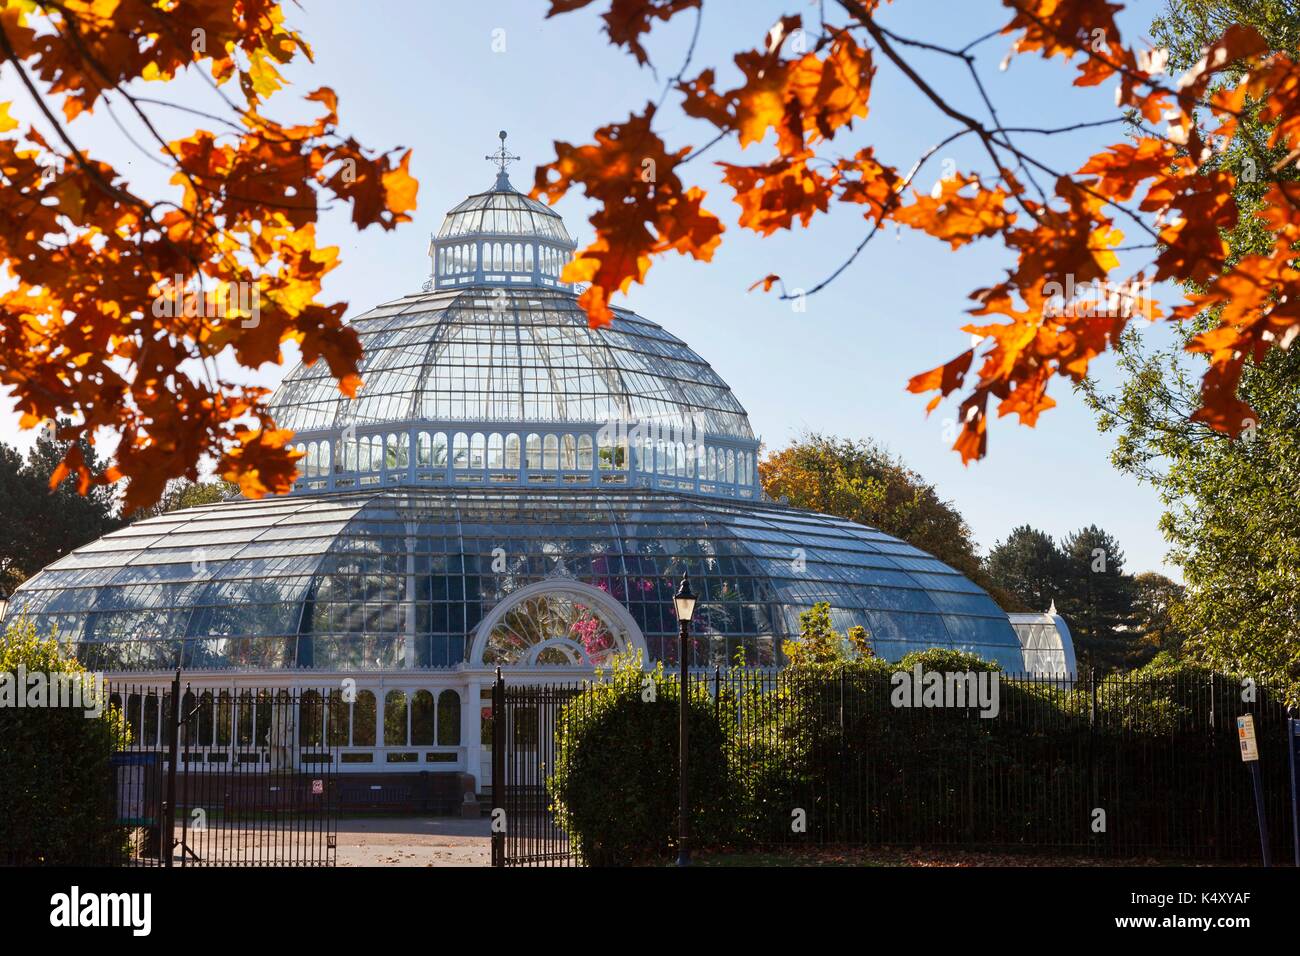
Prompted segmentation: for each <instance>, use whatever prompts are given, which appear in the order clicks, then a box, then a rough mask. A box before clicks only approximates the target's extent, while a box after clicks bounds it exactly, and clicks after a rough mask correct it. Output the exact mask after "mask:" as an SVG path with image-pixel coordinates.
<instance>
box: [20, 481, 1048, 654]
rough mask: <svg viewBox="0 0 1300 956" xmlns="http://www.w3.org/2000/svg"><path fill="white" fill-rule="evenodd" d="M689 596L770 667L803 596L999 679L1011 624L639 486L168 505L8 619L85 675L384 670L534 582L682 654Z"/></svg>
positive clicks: (901, 571) (857, 529)
mask: <svg viewBox="0 0 1300 956" xmlns="http://www.w3.org/2000/svg"><path fill="white" fill-rule="evenodd" d="M684 570H685V571H689V573H690V575H691V582H692V585H693V587H694V589H695V591H696V593H697V594H699V595H700V604H699V608H698V610H697V611H696V615H695V622H694V629H695V632H696V636H697V641H696V644H695V648H694V664H696V665H699V666H704V665H708V666H712V665H713V664H723V665H725V664H727V663H729V662H731V661H733V660H735V658H736V654H737V652H738V651H743V653H744V655H745V659H746V660H747V662H748V663H750V664H752V665H770V664H775V663H776V662H778V661H779V659H780V658H779V645H780V642H781V641H782V640H783V639H785V638H788V637H792V636H796V635H797V634H798V630H799V621H798V617H799V612H800V611H803V610H805V609H807V608H808V607H810V606H811V605H813V604H814V603H816V602H818V601H827V602H829V603H830V605H831V608H832V616H833V620H834V623H835V626H836V627H837V628H838V629H840V630H841V631H843V630H845V629H847V628H848V627H850V626H853V625H855V624H861V625H862V626H864V627H866V628H867V630H868V631H869V632H870V635H871V640H872V643H873V646H874V648H875V651H876V653H877V654H878V655H880V656H883V657H886V658H888V659H897V658H898V657H900V656H902V655H903V654H905V653H907V652H908V651H911V650H918V649H923V648H929V647H951V648H957V649H961V650H968V651H974V652H977V653H979V654H981V655H982V656H984V657H986V658H988V659H991V660H997V661H999V662H1001V663H1002V664H1003V665H1004V666H1006V667H1008V668H1012V669H1019V668H1020V667H1021V661H1022V658H1021V650H1020V643H1019V641H1018V639H1017V637H1016V635H1015V633H1014V631H1013V630H1012V628H1011V626H1010V624H1009V622H1008V620H1007V615H1006V614H1005V613H1003V612H1002V611H1001V610H1000V609H999V608H998V606H997V605H996V604H995V603H994V602H993V600H992V599H991V598H989V596H988V595H987V594H985V593H984V592H983V591H982V590H980V588H979V587H977V586H976V585H974V584H972V583H971V582H970V581H968V580H967V579H966V578H964V577H963V576H962V575H961V574H959V573H957V572H956V571H954V570H953V569H952V568H950V567H948V566H947V565H945V564H943V563H942V562H940V561H938V560H936V559H935V558H933V557H930V556H929V555H927V554H925V553H924V552H922V551H920V550H918V549H917V548H914V547H912V546H911V545H909V544H907V543H905V542H903V541H900V540H898V539H897V538H893V537H890V536H889V535H886V534H883V533H881V532H879V531H875V530H873V529H871V528H866V527H863V526H861V525H855V524H853V523H852V522H849V521H844V520H841V519H838V518H833V517H829V516H826V515H819V514H815V513H811V512H804V511H798V510H795V509H792V508H789V507H786V506H782V505H779V504H775V503H763V502H736V501H723V500H717V499H710V498H706V497H699V496H689V495H675V494H671V493H666V492H662V491H641V490H636V489H617V490H615V489H605V488H591V489H586V488H575V489H555V490H550V491H541V490H531V489H530V490H514V491H498V490H495V489H486V488H483V489H478V488H475V489H412V490H383V491H377V492H371V493H352V494H338V493H336V494H330V495H316V496H304V497H297V498H268V499H262V500H260V501H232V502H225V503H222V504H216V505H209V506H205V507H199V508H192V509H189V510H186V511H181V512H175V513H172V514H166V515H162V516H160V517H157V518H152V519H149V520H146V521H141V522H139V523H137V524H133V525H130V526H129V527H126V528H123V529H121V530H120V531H116V532H113V533H112V534H109V535H107V536H105V537H103V538H101V539H99V540H98V541H95V542H93V543H91V544H89V545H86V546H84V547H82V548H78V549H77V550H75V551H73V552H72V553H71V554H68V555H66V556H65V557H63V558H61V559H60V560H59V561H57V562H55V563H54V564H52V565H50V566H49V567H48V568H47V569H45V570H44V571H42V572H41V573H40V574H38V575H36V576H35V577H33V578H31V579H30V580H29V581H27V582H26V583H25V584H24V585H23V586H22V587H21V588H19V589H18V591H16V592H15V594H14V596H13V599H12V601H13V604H12V608H11V613H16V614H28V615H32V616H34V617H36V618H37V619H38V621H41V622H42V623H44V624H45V625H47V626H48V625H57V626H58V630H59V633H60V635H61V638H62V639H63V640H64V641H65V642H67V643H69V644H71V645H75V647H76V652H77V656H78V658H79V659H80V660H81V661H83V662H84V663H85V664H86V666H87V667H89V668H92V669H103V670H113V671H119V670H138V671H144V670H152V671H167V670H170V669H174V668H175V667H177V666H183V667H184V668H185V669H187V670H204V669H229V668H242V669H248V668H254V669H266V668H270V669H284V668H314V669H326V670H383V669H403V668H413V667H414V668H420V667H435V668H436V667H448V666H454V665H457V664H461V663H465V664H468V665H469V666H480V667H481V666H485V665H486V664H487V663H489V662H486V661H478V660H469V659H468V658H469V656H470V648H471V647H472V646H473V645H474V639H475V631H476V628H477V626H478V624H479V622H480V621H482V620H484V618H485V617H486V616H488V615H489V612H490V611H491V609H492V608H493V607H494V606H495V605H496V604H497V603H498V602H501V601H503V600H505V599H507V598H508V597H509V596H510V595H512V594H515V593H516V592H518V591H519V590H520V589H521V588H524V587H527V586H529V585H531V584H535V583H537V582H545V581H555V580H558V579H562V580H566V581H568V580H575V581H579V582H582V583H583V584H584V585H587V586H592V587H595V588H597V589H599V590H600V591H602V592H604V593H605V594H608V595H609V596H610V597H611V598H613V599H615V600H617V602H619V604H621V605H623V606H625V607H626V608H627V611H628V612H629V613H630V615H631V618H632V619H633V620H634V621H635V623H636V626H637V628H639V629H640V631H641V632H642V634H643V636H644V638H645V643H646V646H647V649H648V650H649V651H650V653H651V655H652V657H654V658H658V659H661V660H666V661H671V660H675V659H676V646H677V645H676V640H675V638H674V635H675V633H676V620H675V618H674V616H673V610H672V594H673V591H674V590H675V587H676V584H677V581H678V579H679V578H680V577H681V574H682V572H683V571H684Z"/></svg>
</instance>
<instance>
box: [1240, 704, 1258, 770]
mask: <svg viewBox="0 0 1300 956" xmlns="http://www.w3.org/2000/svg"><path fill="white" fill-rule="evenodd" d="M1237 741H1238V742H1239V743H1240V744H1241V759H1242V760H1247V761H1249V760H1258V759H1259V747H1258V746H1256V744H1255V717H1254V715H1253V714H1246V716H1244V717H1238V718H1237Z"/></svg>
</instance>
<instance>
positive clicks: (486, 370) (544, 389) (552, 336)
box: [271, 287, 753, 440]
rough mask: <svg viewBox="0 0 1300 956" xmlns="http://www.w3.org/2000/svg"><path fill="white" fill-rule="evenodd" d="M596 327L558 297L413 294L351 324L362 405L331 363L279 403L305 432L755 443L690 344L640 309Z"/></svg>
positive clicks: (291, 385) (286, 421)
mask: <svg viewBox="0 0 1300 956" xmlns="http://www.w3.org/2000/svg"><path fill="white" fill-rule="evenodd" d="M615 316H616V317H615V319H614V321H613V323H612V324H611V325H609V326H607V327H605V328H601V329H592V328H590V327H589V326H588V324H587V316H586V314H585V312H583V310H582V309H581V308H580V307H579V306H578V304H577V300H576V297H575V296H574V295H573V294H572V293H569V292H566V291H563V290H559V289H540V288H529V289H514V288H500V287H497V288H477V287H476V288H473V289H467V290H460V291H452V290H447V291H442V290H439V291H436V292H430V293H425V294H417V295H410V296H406V297H405V298H402V299H398V300H397V301H395V302H390V303H388V304H386V305H382V306H380V307H379V308H377V309H373V310H371V311H370V312H367V313H365V314H364V315H361V316H358V317H357V318H356V319H354V320H353V321H352V326H353V328H355V329H356V330H357V333H358V334H359V335H360V337H361V344H362V346H363V347H364V349H365V352H364V357H363V358H362V363H361V376H362V379H363V381H364V382H365V384H364V386H363V387H362V388H361V389H360V390H359V392H358V393H357V397H356V398H355V399H348V398H346V397H344V396H343V395H341V394H340V393H339V390H338V387H337V386H336V385H335V382H334V379H333V378H332V376H331V375H330V372H329V369H328V367H327V366H326V365H325V363H324V362H318V363H317V364H316V365H314V366H299V367H297V368H296V369H294V370H293V371H292V372H290V373H289V374H288V376H286V378H285V380H284V383H283V384H282V385H281V386H280V388H279V389H278V390H277V392H276V394H275V396H274V397H273V399H272V403H271V407H272V412H273V414H274V416H275V421H276V423H277V424H278V425H279V426H280V427H282V428H292V429H293V430H294V431H296V432H300V433H306V432H313V431H318V430H323V429H333V428H343V427H346V426H348V425H353V424H357V425H366V424H376V423H380V422H389V421H406V420H429V421H471V422H501V423H530V422H552V423H566V424H573V423H583V424H600V423H604V422H609V421H611V420H617V421H642V420H648V421H655V422H659V423H661V424H665V425H676V426H678V427H681V428H683V429H693V430H696V431H702V432H704V433H708V434H712V435H717V436H723V437H732V438H741V439H745V440H752V439H753V432H752V430H751V429H750V426H749V420H748V418H747V417H746V414H745V410H744V408H743V407H741V405H740V402H738V401H737V400H736V398H735V396H734V395H733V394H732V392H731V389H730V388H729V387H728V386H727V384H726V383H725V382H724V381H723V380H722V379H721V378H720V377H719V376H718V374H717V373H716V372H714V371H713V369H712V368H711V367H710V366H709V364H708V363H707V362H706V361H704V359H702V358H700V356H699V355H697V354H696V353H695V352H693V351H692V350H691V349H690V348H689V347H688V346H687V345H686V344H685V343H684V342H682V340H681V339H679V338H677V337H676V336H674V335H671V334H669V333H668V332H666V331H664V330H663V329H662V328H660V327H659V326H658V325H656V324H655V323H653V322H650V321H648V320H646V319H643V318H641V317H640V316H638V315H636V314H635V313H632V312H627V311H625V310H621V309H619V310H615Z"/></svg>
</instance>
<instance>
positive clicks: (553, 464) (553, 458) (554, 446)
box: [542, 435, 560, 471]
mask: <svg viewBox="0 0 1300 956" xmlns="http://www.w3.org/2000/svg"><path fill="white" fill-rule="evenodd" d="M542 467H543V468H545V469H546V470H547V471H555V470H556V469H557V468H559V467H560V440H559V439H558V438H556V437H555V436H554V435H547V436H546V437H545V438H544V439H542Z"/></svg>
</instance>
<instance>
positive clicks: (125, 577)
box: [9, 167, 1025, 776]
mask: <svg viewBox="0 0 1300 956" xmlns="http://www.w3.org/2000/svg"><path fill="white" fill-rule="evenodd" d="M574 249H575V243H574V241H573V239H572V238H570V236H569V233H568V232H567V230H566V229H565V227H564V224H563V222H562V221H561V220H560V218H559V217H558V216H557V215H556V214H555V213H554V212H553V211H552V210H550V209H549V208H547V207H546V206H545V205H543V204H541V203H539V202H536V201H534V200H532V199H529V198H528V197H526V196H524V195H522V194H521V193H519V192H517V191H516V190H515V189H514V188H513V187H512V186H511V185H510V182H509V179H508V178H507V176H506V174H505V172H504V167H503V168H502V171H501V173H500V174H499V175H498V177H497V181H496V183H495V184H494V186H493V188H492V189H491V190H489V191H487V192H484V193H479V194H477V195H474V196H470V197H469V198H468V199H466V200H465V201H464V202H462V203H460V204H459V205H458V206H456V207H455V208H454V209H452V210H451V211H450V212H449V213H448V214H447V217H446V220H445V221H444V223H443V225H442V228H441V229H440V230H439V232H438V233H437V235H436V236H434V237H433V238H432V240H431V243H430V256H431V259H432V275H431V277H430V279H429V281H428V282H427V283H426V284H425V288H424V290H423V291H420V292H416V293H414V294H411V295H406V296H403V297H402V298H399V299H396V300H394V301H391V302H388V303H385V304H384V305H381V306H379V307H377V308H375V309H372V310H371V311H369V312H366V313H365V314H363V315H360V316H358V317H356V318H355V319H353V320H352V325H353V327H354V328H355V329H356V330H357V332H358V333H359V335H360V337H361V341H362V344H363V346H364V349H365V352H364V358H363V365H362V378H363V380H364V382H365V385H364V387H363V388H362V389H361V390H360V391H359V393H358V396H357V397H356V398H355V399H348V398H346V397H343V396H342V395H341V394H340V393H339V391H338V388H337V387H336V385H335V383H334V381H333V379H332V378H331V377H330V374H329V372H328V370H327V369H326V368H325V366H324V363H318V364H317V365H316V366H313V367H299V368H297V369H295V370H294V371H292V372H291V373H289V375H288V376H287V377H286V378H285V380H284V383H283V384H282V385H281V386H280V388H279V389H278V391H277V392H276V394H275V397H274V402H273V407H274V412H275V417H276V421H277V423H278V424H279V425H281V426H283V427H288V428H292V429H294V430H295V432H296V436H295V441H296V443H297V444H298V445H299V447H300V448H301V449H302V451H303V452H304V453H305V455H304V458H303V473H302V474H301V476H300V479H299V480H298V482H297V484H296V485H295V488H294V490H293V492H292V494H289V495H287V496H282V497H276V498H266V499H262V500H244V499H236V500H231V501H226V502H223V503H220V504H216V505H211V506H206V507H199V508H192V509H189V510H185V511H179V512H174V513H171V514H166V515H163V516H161V517H157V518H152V519H149V520H145V521H140V522H138V523H136V524H132V525H130V526H129V527H126V528H123V529H122V530H120V531H117V532H114V533H112V534H109V535H107V536H105V537H103V538H101V539H99V540H98V541H95V542H93V543H91V544H89V545H86V546H85V547H82V548H78V549H77V550H76V551H74V552H72V553H70V554H68V555H67V556H66V557H64V558H62V559H60V560H59V561H57V562H55V563H54V564H52V565H50V566H49V567H48V568H46V569H45V570H44V571H42V572H41V573H39V574H37V575H36V576H34V577H33V578H31V579H30V580H29V581H27V582H26V583H25V584H24V585H23V586H22V587H21V588H20V589H19V590H18V591H17V592H16V593H15V594H14V595H13V598H12V601H11V606H10V609H9V613H10V616H12V615H14V614H26V615H29V616H31V617H34V618H35V619H37V621H38V622H39V623H40V624H42V625H43V626H44V627H47V628H48V627H53V626H57V629H58V633H59V635H60V638H61V640H62V641H64V642H66V644H67V645H69V647H70V648H71V649H74V650H75V652H76V654H77V655H78V657H79V658H80V659H81V660H82V661H84V663H85V664H86V665H87V666H88V667H89V668H92V669H95V670H104V671H108V672H110V673H123V672H127V673H130V674H131V675H132V677H136V676H138V677H141V678H152V677H163V676H166V675H169V674H170V673H172V672H173V671H174V670H175V669H176V668H177V667H179V668H181V669H183V670H184V671H185V672H186V679H187V680H189V681H190V682H191V683H192V684H193V685H194V686H195V687H196V688H197V687H201V686H207V687H209V688H211V689H212V690H213V691H214V692H220V693H225V692H226V690H229V689H237V688H239V687H240V686H241V685H242V686H259V687H265V686H268V685H281V686H299V687H325V686H328V685H330V684H332V683H334V682H336V681H338V680H340V679H342V678H351V679H352V680H354V681H355V682H356V686H357V687H359V688H361V691H360V696H359V697H358V701H359V703H358V704H356V705H354V713H353V716H352V718H351V721H352V723H351V726H350V727H348V728H343V730H342V731H341V733H342V737H341V738H340V742H341V743H342V744H343V745H344V746H346V747H348V748H350V751H349V752H350V753H352V754H353V755H354V756H355V758H356V759H355V760H353V761H352V762H353V763H355V764H357V765H358V766H356V767H353V768H351V769H365V767H364V766H361V765H362V764H365V763H366V762H367V759H368V760H369V762H371V763H372V764H373V765H374V767H375V769H379V767H380V766H381V765H385V764H387V763H400V762H401V761H393V760H392V759H391V754H392V753H403V752H405V751H403V750H402V749H401V748H403V747H415V746H421V747H425V748H426V749H427V750H428V752H427V756H426V759H430V760H431V759H433V758H434V756H435V755H437V760H438V761H439V762H441V763H443V764H444V765H445V766H444V767H441V768H438V769H460V770H465V771H466V772H468V773H471V774H474V775H475V776H478V775H479V774H480V772H481V771H480V763H479V761H480V757H481V752H480V747H479V741H480V737H479V732H478V729H477V728H478V726H479V720H480V716H481V714H482V709H481V706H480V705H481V703H483V702H484V698H485V695H486V694H487V692H488V691H487V688H488V687H489V684H490V680H491V675H492V674H493V672H494V670H495V668H497V667H498V666H500V667H502V668H503V669H505V670H506V671H507V672H509V673H513V674H514V675H515V676H516V677H517V678H522V679H528V678H537V679H550V678H560V679H572V678H573V677H574V676H577V675H580V674H589V673H590V672H591V668H593V667H598V666H600V665H602V664H603V663H605V662H606V661H608V660H609V658H610V657H611V656H612V655H613V654H615V653H617V652H619V651H622V650H626V649H639V650H641V651H642V652H643V653H644V654H645V656H646V658H647V660H649V661H654V660H656V659H658V660H664V661H666V662H673V661H675V660H676V657H677V642H676V637H675V635H676V620H675V617H674V611H673V603H672V593H673V590H674V588H675V586H676V584H677V581H678V579H680V577H681V575H682V572H683V571H688V572H689V573H690V578H691V582H692V584H693V586H694V588H695V590H696V592H697V594H699V596H700V604H699V608H698V610H697V612H696V615H695V623H694V627H693V630H694V633H695V640H694V644H693V647H692V648H691V654H692V663H693V664H694V665H695V666H697V667H712V666H714V665H718V664H722V665H726V664H728V663H731V662H734V661H736V660H738V659H743V660H744V661H745V662H747V663H748V664H750V665H754V666H776V665H779V663H780V662H781V651H780V645H781V642H782V641H783V640H785V639H789V638H791V637H794V636H797V634H798V625H799V621H798V619H799V614H800V612H801V611H804V610H806V609H808V608H809V607H811V606H812V605H813V604H815V603H817V602H819V601H826V602H829V604H830V606H831V607H832V609H833V616H834V620H835V624H836V626H837V627H838V628H839V629H841V630H844V629H847V628H848V627H850V626H852V625H857V624H860V625H862V626H863V627H865V628H866V629H867V630H868V632H869V633H870V636H871V641H872V644H873V646H874V648H875V651H876V653H877V654H878V655H881V656H884V657H888V658H897V657H900V656H902V655H903V654H905V653H907V652H908V651H911V650H915V649H922V648H929V647H950V648H957V649H961V650H969V651H974V652H976V653H978V654H981V655H982V656H984V657H986V658H989V659H992V660H996V661H998V662H999V663H1001V664H1002V665H1003V666H1004V667H1006V668H1007V669H1010V670H1021V669H1023V667H1024V664H1025V658H1024V656H1023V653H1022V649H1021V642H1020V640H1019V639H1018V638H1017V636H1016V632H1015V631H1014V630H1013V628H1012V626H1011V624H1010V623H1009V622H1008V618H1007V615H1006V614H1005V613H1003V612H1002V611H1001V610H1000V609H999V608H998V606H997V605H996V604H995V603H994V602H993V600H992V599H991V598H990V597H989V596H988V595H987V594H985V593H984V592H983V591H982V590H981V589H980V588H979V587H977V586H976V585H974V584H972V583H971V582H970V581H968V580H967V579H966V578H964V577H963V576H962V575H960V574H958V573H957V572H956V571H954V570H953V569H952V568H950V567H948V566H946V565H944V564H943V563H942V562H940V561H938V560H936V559H935V558H933V557H931V556H930V555H928V554H926V553H924V552H922V551H919V550H918V549H916V548H914V547H912V546H911V545H909V544H907V543H905V542H903V541H900V540H898V539H897V538H893V537H890V536H889V535H886V534H882V533H881V532H879V531H876V530H874V529H872V528H868V527H863V526H861V525H856V524H853V523H851V522H848V521H844V520H841V519H839V518H834V517H830V516H827V515H822V514H815V513H810V512H806V511H801V510H797V509H794V508H791V507H789V506H787V505H784V504H781V503H776V502H772V501H768V500H765V499H764V496H763V494H762V492H761V490H760V487H759V483H758V478H757V473H756V468H755V459H756V456H757V454H758V450H759V449H758V442H757V441H756V440H755V438H754V435H753V432H752V430H751V428H750V425H749V421H748V419H747V417H746V414H745V410H744V408H743V407H742V406H741V404H740V403H739V402H738V401H737V400H736V397H735V396H734V395H733V394H732V392H731V390H730V389H729V388H728V386H727V384H726V383H725V382H724V381H722V379H721V378H719V376H718V375H717V373H715V372H714V371H713V369H712V368H711V367H710V366H709V364H708V363H707V362H706V361H705V360H704V359H702V358H701V357H700V356H699V355H697V354H696V353H695V352H693V351H692V350H691V349H690V348H689V347H688V346H687V345H686V344H685V343H684V342H682V340H681V339H679V338H677V337H676V336H675V335H672V334H671V333H669V332H668V331H666V330H665V329H663V328H661V327H660V326H659V325H656V324H655V323H653V322H651V321H649V320H648V319H645V318H642V317H641V316H638V315H636V314H634V313H631V312H628V311H624V310H617V309H616V310H615V316H616V317H615V319H614V321H613V323H612V324H611V325H610V326H608V327H606V328H602V329H592V328H590V327H589V326H588V324H587V320H586V316H585V314H584V312H583V310H582V309H581V308H579V307H578V305H577V302H576V292H575V290H574V289H573V288H572V287H570V286H569V285H567V284H566V283H564V282H562V281H561V279H560V273H561V270H562V268H563V266H564V263H565V262H566V261H567V260H568V258H569V257H570V255H571V254H572V253H573V251H574ZM236 692H237V691H236ZM367 701H369V703H366V702H367ZM357 708H362V710H364V712H362V710H358V709H357ZM394 708H400V712H399V711H395V710H394ZM421 714H424V715H425V716H421ZM395 717H397V719H394V718H395ZM426 718H427V719H426ZM376 722H377V726H378V727H379V728H382V730H381V731H380V732H379V733H378V734H377V733H376V730H375V727H376ZM403 722H404V723H405V729H404V730H403V729H402V724H403ZM435 727H436V730H435ZM462 728H463V732H462ZM329 730H330V733H331V734H332V735H333V734H335V732H336V730H337V728H334V727H332V726H331V728H330V729H329ZM417 737H420V738H421V739H416V738H417ZM425 738H427V739H425ZM428 748H432V749H428ZM367 755H368V757H367ZM417 756H418V755H417ZM345 759H346V758H345ZM404 759H405V758H404ZM423 762H424V761H419V763H421V764H422V763H423ZM418 768H419V765H418V764H417V765H416V767H415V768H414V769H418ZM386 769H394V768H393V767H391V766H389V767H387V768H386ZM426 769H427V768H426Z"/></svg>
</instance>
